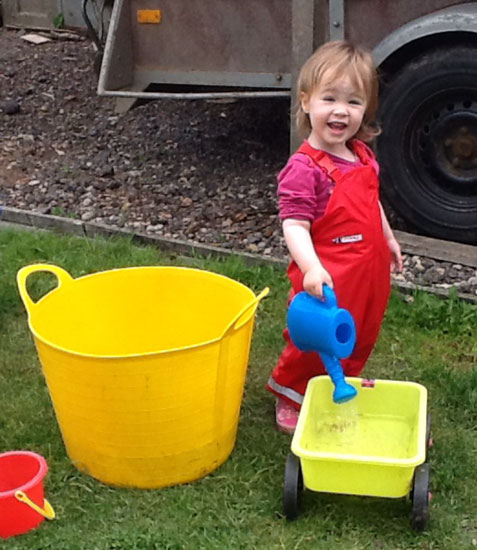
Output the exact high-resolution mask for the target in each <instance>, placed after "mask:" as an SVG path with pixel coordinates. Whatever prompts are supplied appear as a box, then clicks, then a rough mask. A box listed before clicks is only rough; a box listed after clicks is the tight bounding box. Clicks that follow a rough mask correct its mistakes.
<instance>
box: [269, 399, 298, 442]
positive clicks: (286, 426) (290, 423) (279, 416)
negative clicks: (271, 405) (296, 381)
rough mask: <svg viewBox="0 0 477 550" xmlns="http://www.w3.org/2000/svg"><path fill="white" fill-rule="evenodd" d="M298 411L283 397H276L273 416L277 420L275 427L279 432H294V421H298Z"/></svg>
mask: <svg viewBox="0 0 477 550" xmlns="http://www.w3.org/2000/svg"><path fill="white" fill-rule="evenodd" d="M298 414H299V412H298V411H297V410H296V409H295V407H292V406H291V405H289V404H288V403H287V402H286V401H285V400H284V399H280V398H278V399H277V405H276V408H275V418H276V422H277V428H278V429H279V430H280V431H281V432H285V433H287V434H293V433H294V432H295V428H296V423H297V422H298Z"/></svg>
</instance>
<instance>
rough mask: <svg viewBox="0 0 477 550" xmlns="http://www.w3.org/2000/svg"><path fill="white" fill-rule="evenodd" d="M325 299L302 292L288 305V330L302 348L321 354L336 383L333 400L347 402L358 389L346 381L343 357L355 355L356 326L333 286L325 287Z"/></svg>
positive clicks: (296, 343) (297, 345)
mask: <svg viewBox="0 0 477 550" xmlns="http://www.w3.org/2000/svg"><path fill="white" fill-rule="evenodd" d="M323 298H324V300H320V299H318V298H316V297H315V296H311V295H310V294H308V293H307V292H299V293H298V294H297V295H296V296H295V297H294V298H293V300H292V301H291V303H290V306H289V308H288V314H287V325H288V331H289V333H290V338H291V340H292V342H293V343H294V344H295V346H296V347H297V348H298V349H299V350H301V351H305V352H310V351H316V352H318V353H319V354H320V357H321V359H322V361H323V364H324V366H325V368H326V371H327V372H328V374H329V376H330V378H331V380H332V381H333V384H334V386H335V389H334V392H333V401H334V402H335V403H345V402H346V401H349V400H350V399H353V397H354V396H355V395H356V393H357V391H356V389H355V388H354V387H353V386H351V385H350V384H348V383H347V382H346V381H345V377H344V373H343V369H342V367H341V363H340V359H344V358H345V357H349V356H350V355H351V353H352V351H353V348H354V344H355V342H356V328H355V325H354V320H353V317H352V315H351V313H350V312H349V311H348V310H346V309H342V308H339V307H338V304H337V302H336V295H335V293H334V292H333V290H332V289H331V288H330V287H329V286H326V285H324V286H323Z"/></svg>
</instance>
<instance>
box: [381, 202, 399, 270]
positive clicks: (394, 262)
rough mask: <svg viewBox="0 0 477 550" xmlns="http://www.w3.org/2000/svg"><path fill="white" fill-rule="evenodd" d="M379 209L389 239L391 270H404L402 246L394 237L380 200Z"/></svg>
mask: <svg viewBox="0 0 477 550" xmlns="http://www.w3.org/2000/svg"><path fill="white" fill-rule="evenodd" d="M379 209H380V210H381V221H382V224H383V233H384V237H385V239H386V240H387V241H388V246H389V250H390V251H391V271H402V256H401V247H400V246H399V243H398V242H397V241H396V238H395V237H394V234H393V231H392V229H391V226H390V225H389V222H388V219H387V218H386V214H385V213H384V209H383V206H382V204H381V202H379Z"/></svg>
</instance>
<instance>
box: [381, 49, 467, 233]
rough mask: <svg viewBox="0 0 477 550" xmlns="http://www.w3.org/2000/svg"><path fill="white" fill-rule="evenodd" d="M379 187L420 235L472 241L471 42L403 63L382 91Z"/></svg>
mask: <svg viewBox="0 0 477 550" xmlns="http://www.w3.org/2000/svg"><path fill="white" fill-rule="evenodd" d="M378 118H379V120H380V121H381V124H382V127H383V132H382V134H381V136H379V138H378V142H377V147H378V158H379V161H380V164H381V187H382V191H383V195H384V197H385V198H386V199H387V201H388V202H389V204H390V205H391V206H392V207H393V208H394V209H395V210H396V212H397V213H398V214H400V215H401V216H402V217H403V218H404V219H405V220H406V221H407V222H409V223H410V224H411V225H413V226H414V227H415V228H416V229H417V230H419V231H420V232H421V233H423V234H427V235H430V236H433V237H437V238H442V239H449V240H456V241H459V242H467V243H477V48H474V49H473V48H470V47H469V48H466V47H450V48H448V49H446V50H444V49H442V50H436V51H433V52H431V53H427V54H425V55H422V56H421V57H420V58H418V59H416V60H415V61H413V62H412V63H410V64H408V65H406V66H405V67H404V68H403V69H402V70H401V71H400V72H399V73H397V75H396V76H395V77H394V79H393V81H392V82H390V83H389V84H388V85H387V86H386V87H385V88H384V89H383V94H382V98H381V102H380V109H379V116H378Z"/></svg>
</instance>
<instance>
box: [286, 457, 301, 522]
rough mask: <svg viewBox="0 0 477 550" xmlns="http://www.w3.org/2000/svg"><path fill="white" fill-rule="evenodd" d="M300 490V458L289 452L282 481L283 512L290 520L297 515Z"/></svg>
mask: <svg viewBox="0 0 477 550" xmlns="http://www.w3.org/2000/svg"><path fill="white" fill-rule="evenodd" d="M302 492H303V477H302V473H301V465H300V459H299V458H298V457H297V456H295V455H294V454H292V453H290V454H289V455H288V456H287V461H286V464H285V478H284V481H283V513H284V515H285V517H286V518H287V519H288V520H290V521H291V520H294V519H296V518H297V517H298V514H299V512H300V501H301V494H302Z"/></svg>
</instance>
